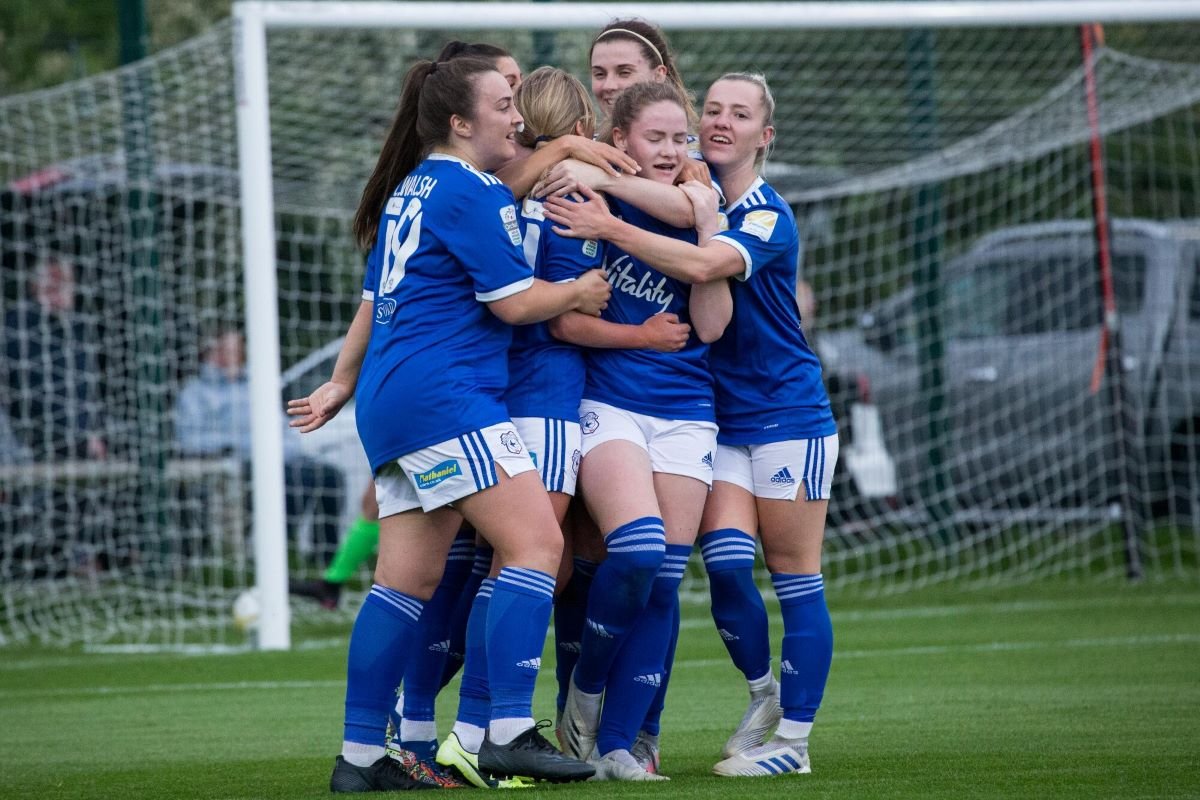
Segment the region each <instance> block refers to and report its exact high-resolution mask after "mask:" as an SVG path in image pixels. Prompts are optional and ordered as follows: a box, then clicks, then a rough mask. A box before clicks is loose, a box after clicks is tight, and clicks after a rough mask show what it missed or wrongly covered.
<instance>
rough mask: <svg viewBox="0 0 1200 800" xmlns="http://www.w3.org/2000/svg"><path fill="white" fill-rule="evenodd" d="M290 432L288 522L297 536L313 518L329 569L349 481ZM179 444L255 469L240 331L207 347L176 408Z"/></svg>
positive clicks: (191, 452)
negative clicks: (301, 448)
mask: <svg viewBox="0 0 1200 800" xmlns="http://www.w3.org/2000/svg"><path fill="white" fill-rule="evenodd" d="M279 424H280V426H281V427H282V428H283V430H284V436H283V442H284V455H283V461H284V463H283V467H284V484H285V488H286V497H287V519H288V528H289V530H290V531H295V530H296V528H297V527H298V525H299V524H300V522H301V521H302V520H303V518H304V516H305V514H306V513H307V512H308V511H309V510H310V508H311V509H313V510H314V511H315V514H314V515H313V542H314V547H315V548H316V550H317V561H318V563H319V565H321V566H324V565H325V564H327V563H328V561H329V558H330V556H331V555H332V553H333V551H334V550H335V549H336V548H337V543H338V533H339V525H340V521H341V515H342V503H343V500H344V496H345V479H344V477H343V476H342V473H341V471H340V470H339V469H337V468H336V467H334V466H332V465H330V464H327V463H325V462H323V461H318V460H316V459H313V458H308V457H306V456H304V455H302V454H301V453H300V451H299V444H300V443H299V441H298V437H297V435H296V433H295V432H294V431H292V430H290V429H289V428H288V427H287V418H286V416H285V415H284V414H283V413H282V411H281V412H280V415H279ZM175 441H176V445H177V447H178V449H179V451H180V453H181V454H182V455H185V456H193V457H194V456H231V457H234V458H239V459H241V460H242V462H243V463H244V464H245V473H246V475H247V476H248V475H249V467H250V455H251V452H250V447H251V445H250V385H249V380H248V379H247V375H246V345H245V340H244V338H243V337H242V334H241V332H240V331H237V330H230V329H225V330H221V331H218V332H217V334H216V335H214V336H213V337H212V338H211V339H210V340H209V342H208V343H207V345H206V347H205V350H204V354H203V359H202V363H201V365H200V374H199V375H197V376H196V377H194V378H192V379H190V380H188V381H187V382H185V383H184V385H183V388H182V389H181V390H180V392H179V398H178V400H177V401H176V404H175Z"/></svg>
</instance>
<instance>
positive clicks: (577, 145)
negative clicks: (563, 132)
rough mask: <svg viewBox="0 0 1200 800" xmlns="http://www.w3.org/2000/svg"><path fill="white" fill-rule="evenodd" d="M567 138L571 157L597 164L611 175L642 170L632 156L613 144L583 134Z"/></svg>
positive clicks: (633, 173) (630, 173)
mask: <svg viewBox="0 0 1200 800" xmlns="http://www.w3.org/2000/svg"><path fill="white" fill-rule="evenodd" d="M563 138H564V139H566V140H567V146H568V148H569V149H568V151H567V152H568V154H569V155H570V157H571V158H574V159H577V160H579V161H583V162H585V163H588V164H595V165H596V166H597V167H600V169H602V170H604V171H605V172H607V173H609V174H610V175H620V174H621V173H622V172H624V173H627V174H629V175H636V174H637V173H639V172H641V171H642V168H641V167H639V166H638V163H637V162H636V161H634V160H633V158H632V157H630V156H628V155H626V154H625V153H624V152H622V151H620V150H618V149H617V148H615V147H613V146H612V145H611V144H605V143H604V142H597V141H596V140H595V139H585V138H584V137H582V136H574V135H571V136H564V137H563Z"/></svg>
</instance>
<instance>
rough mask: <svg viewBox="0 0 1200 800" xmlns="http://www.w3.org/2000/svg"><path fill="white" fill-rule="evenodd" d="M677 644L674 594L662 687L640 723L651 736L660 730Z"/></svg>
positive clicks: (676, 607) (676, 605)
mask: <svg viewBox="0 0 1200 800" xmlns="http://www.w3.org/2000/svg"><path fill="white" fill-rule="evenodd" d="M677 644H679V593H678V592H676V593H675V614H674V619H673V621H672V623H671V642H670V644H668V645H667V658H666V660H665V661H664V662H663V676H662V686H659V687H658V694H656V695H654V702H652V703H651V704H650V710H649V711H647V712H646V719H645V720H644V721H643V722H642V730H644V731H645V732H646V733H648V734H650V735H651V736H658V734H659V731H660V730H661V728H662V724H661V721H662V713H663V709H664V708H665V707H666V704H667V684H669V683H670V682H671V674H672V672H673V668H674V666H675V646H676V645H677Z"/></svg>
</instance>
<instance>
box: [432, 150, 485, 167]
mask: <svg viewBox="0 0 1200 800" xmlns="http://www.w3.org/2000/svg"><path fill="white" fill-rule="evenodd" d="M425 157H426V158H428V159H431V160H433V161H457V162H458V163H459V164H462V165H463V166H464V167H470V168H471V169H473V170H475V171H476V172H479V169H478V168H476V167H473V166H471V163H470V162H469V161H466V160H464V159H461V158H459V157H458V156H452V155H450V154H449V153H430V154H429V155H427V156H425Z"/></svg>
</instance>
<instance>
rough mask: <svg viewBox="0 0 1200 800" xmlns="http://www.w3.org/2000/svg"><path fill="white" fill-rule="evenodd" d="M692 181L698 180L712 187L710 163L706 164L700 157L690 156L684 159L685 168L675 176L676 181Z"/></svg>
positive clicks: (679, 182) (680, 182)
mask: <svg viewBox="0 0 1200 800" xmlns="http://www.w3.org/2000/svg"><path fill="white" fill-rule="evenodd" d="M690 181H696V182H697V183H702V184H704V185H705V186H709V187H711V186H712V173H711V172H709V171H708V164H705V163H704V162H703V161H701V160H700V159H698V158H689V159H687V160H686V161H684V162H683V168H682V169H681V170H679V174H678V175H677V176H675V183H676V184H682V183H688V182H690Z"/></svg>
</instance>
